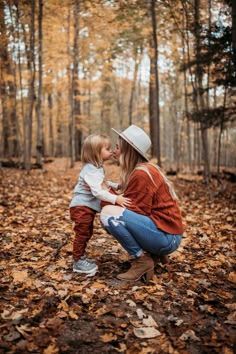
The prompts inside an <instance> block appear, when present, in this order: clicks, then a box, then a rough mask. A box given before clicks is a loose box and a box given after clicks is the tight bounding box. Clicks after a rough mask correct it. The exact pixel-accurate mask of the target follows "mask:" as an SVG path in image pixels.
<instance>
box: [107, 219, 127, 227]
mask: <svg viewBox="0 0 236 354" xmlns="http://www.w3.org/2000/svg"><path fill="white" fill-rule="evenodd" d="M107 221H108V225H109V226H110V227H115V228H116V227H118V226H120V225H123V226H125V222H124V221H123V220H121V216H119V217H115V216H112V217H110V218H109V219H108V220H107Z"/></svg>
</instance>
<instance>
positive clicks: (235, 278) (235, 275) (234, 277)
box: [228, 272, 236, 284]
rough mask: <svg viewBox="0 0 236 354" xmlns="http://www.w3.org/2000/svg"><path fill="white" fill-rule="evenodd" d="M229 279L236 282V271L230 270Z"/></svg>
mask: <svg viewBox="0 0 236 354" xmlns="http://www.w3.org/2000/svg"><path fill="white" fill-rule="evenodd" d="M228 279H229V281H231V282H232V283H234V284H236V272H230V273H229V276H228Z"/></svg>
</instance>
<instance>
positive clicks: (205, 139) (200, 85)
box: [194, 0, 210, 183]
mask: <svg viewBox="0 0 236 354" xmlns="http://www.w3.org/2000/svg"><path fill="white" fill-rule="evenodd" d="M194 34H195V41H196V46H195V50H196V52H195V53H196V84H197V92H196V93H197V107H198V110H199V109H200V111H203V110H204V109H205V107H206V105H205V102H204V97H203V73H202V68H201V66H200V57H201V49H200V0H195V1H194ZM200 129H201V138H202V148H203V159H204V180H205V182H206V183H209V180H210V162H209V151H208V134H207V128H206V127H205V125H204V123H203V122H201V123H200Z"/></svg>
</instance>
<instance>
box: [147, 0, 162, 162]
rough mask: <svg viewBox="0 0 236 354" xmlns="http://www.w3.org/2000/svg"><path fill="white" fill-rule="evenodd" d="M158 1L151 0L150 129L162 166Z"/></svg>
mask: <svg viewBox="0 0 236 354" xmlns="http://www.w3.org/2000/svg"><path fill="white" fill-rule="evenodd" d="M155 5H156V1H155V0H151V2H150V13H151V22H152V39H151V41H150V44H151V45H150V51H151V57H150V83H149V116H150V131H151V138H152V155H153V156H155V157H156V158H157V162H158V164H159V166H161V143H160V107H159V77H158V42H157V22H156V6H155Z"/></svg>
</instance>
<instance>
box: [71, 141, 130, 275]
mask: <svg viewBox="0 0 236 354" xmlns="http://www.w3.org/2000/svg"><path fill="white" fill-rule="evenodd" d="M111 157H112V151H111V144H110V140H109V138H108V137H107V136H105V135H98V134H93V135H89V136H88V137H87V138H86V139H85V141H84V144H83V147H82V155H81V160H82V163H83V167H82V170H81V172H80V175H79V179H78V182H77V184H76V186H75V188H74V191H73V197H72V200H71V203H70V217H71V220H72V221H73V222H74V231H75V239H74V243H73V259H74V262H73V271H74V272H78V273H83V274H87V275H88V276H93V275H95V273H96V271H97V269H98V267H97V265H96V263H95V262H94V261H92V260H90V259H88V258H87V257H86V256H85V249H86V245H87V243H88V241H89V239H90V238H91V237H92V234H93V222H94V218H95V215H96V212H100V210H101V206H100V201H101V200H102V201H105V202H109V203H112V204H119V205H121V206H123V207H125V206H129V205H130V199H128V198H124V197H123V195H114V194H112V193H110V192H109V190H108V188H109V187H111V188H113V189H116V190H117V189H118V184H117V183H113V182H110V181H106V180H105V172H104V168H103V163H104V161H106V160H109V159H110V158H111Z"/></svg>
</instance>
